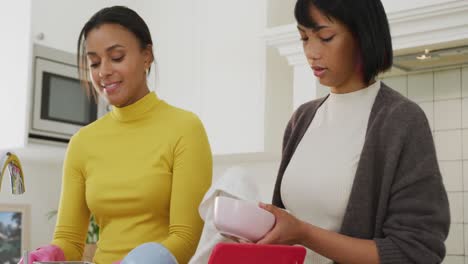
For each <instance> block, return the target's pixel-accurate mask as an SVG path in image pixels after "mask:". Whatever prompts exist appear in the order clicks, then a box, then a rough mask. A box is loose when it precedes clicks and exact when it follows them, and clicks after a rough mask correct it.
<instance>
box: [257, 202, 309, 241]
mask: <svg viewBox="0 0 468 264" xmlns="http://www.w3.org/2000/svg"><path fill="white" fill-rule="evenodd" d="M259 206H260V208H262V209H265V210H266V211H268V212H270V213H272V214H273V215H274V216H275V219H276V223H275V225H274V226H273V229H271V230H270V232H268V233H267V234H266V235H265V237H263V238H262V239H260V240H259V241H258V242H257V244H283V245H295V244H301V242H302V237H301V236H302V234H303V232H302V228H303V226H304V222H302V221H301V220H299V219H297V218H296V217H294V216H293V215H291V214H290V213H288V212H286V211H285V210H283V209H280V208H278V207H276V206H274V205H271V204H263V203H259Z"/></svg>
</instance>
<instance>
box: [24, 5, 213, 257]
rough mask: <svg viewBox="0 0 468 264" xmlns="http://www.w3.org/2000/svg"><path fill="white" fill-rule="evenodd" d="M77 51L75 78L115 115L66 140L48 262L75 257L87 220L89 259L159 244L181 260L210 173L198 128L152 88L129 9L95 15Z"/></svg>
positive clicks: (141, 25) (140, 28)
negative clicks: (91, 242)
mask: <svg viewBox="0 0 468 264" xmlns="http://www.w3.org/2000/svg"><path fill="white" fill-rule="evenodd" d="M78 50H79V58H81V61H80V64H81V66H82V68H81V69H84V68H87V70H88V73H86V72H84V73H83V72H82V74H81V75H82V76H83V75H85V76H84V78H85V80H86V79H87V78H86V77H87V76H86V75H87V74H89V76H90V77H91V81H92V84H93V86H94V90H93V89H90V88H89V87H88V89H89V90H88V91H89V92H93V93H94V94H96V92H97V94H99V95H100V96H104V97H105V98H106V99H107V101H108V102H109V103H110V104H112V105H113V109H112V111H111V112H110V113H108V114H107V115H105V116H104V117H102V118H100V119H99V120H97V121H95V122H94V123H92V124H90V125H88V126H86V127H84V128H82V129H81V130H80V131H79V132H78V133H76V134H75V135H74V136H73V138H72V139H71V141H70V144H69V146H68V150H67V155H66V160H65V164H64V171H63V173H64V175H63V182H62V195H61V200H60V206H59V213H58V219H57V225H56V229H55V234H54V239H53V241H52V245H50V246H47V247H46V248H48V249H47V250H49V251H52V252H53V253H52V254H49V256H50V255H60V254H61V253H62V255H63V256H64V257H65V259H66V260H80V259H81V257H82V253H83V247H84V241H85V237H86V233H87V228H88V224H89V217H90V214H92V215H94V216H95V218H96V220H97V223H98V225H99V226H100V234H99V237H100V238H99V241H98V243H97V251H96V254H95V257H94V262H95V263H97V264H110V263H113V262H115V261H119V260H121V259H123V258H124V257H125V256H126V255H127V254H128V253H129V252H130V251H132V249H134V248H136V247H138V246H139V245H141V244H143V243H145V242H156V243H160V244H161V245H162V246H164V247H165V248H166V249H167V250H168V251H169V252H170V253H171V254H172V255H173V256H174V257H175V258H176V259H177V261H178V263H180V264H181V263H187V262H188V260H189V259H190V258H191V256H192V255H193V253H194V252H195V249H196V247H197V244H198V240H199V237H200V234H201V230H202V227H203V222H202V220H201V218H200V216H199V214H198V211H197V210H198V205H199V203H200V202H201V200H202V198H203V195H204V194H205V192H206V191H207V190H208V188H209V185H210V184H211V176H212V157H211V150H210V146H209V143H208V140H207V136H206V133H205V130H204V128H203V125H202V123H201V122H200V120H199V119H198V118H197V117H196V116H195V115H194V114H192V113H190V112H187V111H184V110H181V109H178V108H176V107H173V106H170V105H169V104H167V103H166V102H164V101H162V100H160V99H159V98H158V97H157V96H156V94H155V93H154V92H150V91H149V89H148V86H147V83H146V75H147V72H148V71H149V69H150V65H151V63H152V61H153V53H152V41H151V36H150V33H149V30H148V28H147V26H146V24H145V22H144V21H143V20H142V19H141V18H140V17H139V16H138V15H137V14H136V13H135V12H134V11H132V10H130V9H128V8H125V7H111V8H105V9H103V10H101V11H99V12H98V13H96V14H95V15H94V16H93V17H92V18H91V19H90V20H89V21H88V22H87V23H86V24H85V26H84V28H83V30H82V32H81V34H80V39H79V47H78ZM40 250H41V249H39V251H40ZM43 252H45V250H44V251H43ZM36 253H37V252H36ZM39 253H40V252H39ZM36 255H38V254H36ZM36 255H34V252H33V254H32V255H31V256H32V257H34V256H36ZM39 255H40V254H39ZM60 256H61V255H60ZM49 258H53V257H49ZM59 258H60V257H58V258H57V259H48V260H59ZM41 260H44V259H41Z"/></svg>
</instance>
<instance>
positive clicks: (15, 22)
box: [0, 0, 31, 154]
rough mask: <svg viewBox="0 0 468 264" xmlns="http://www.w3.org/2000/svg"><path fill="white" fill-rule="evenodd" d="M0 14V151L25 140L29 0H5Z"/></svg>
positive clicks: (23, 143)
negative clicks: (7, 0) (0, 61)
mask: <svg viewBox="0 0 468 264" xmlns="http://www.w3.org/2000/svg"><path fill="white" fill-rule="evenodd" d="M3 10H4V12H2V15H1V16H0V33H1V34H2V41H0V57H1V58H2V63H0V79H1V80H2V84H1V87H0V122H1V126H0V131H1V136H0V154H1V152H2V150H5V149H10V148H14V147H21V146H24V145H25V143H26V130H27V121H26V120H27V118H26V117H27V109H28V100H27V98H28V95H29V93H28V90H29V89H28V87H29V79H30V78H29V76H30V61H31V58H30V56H31V42H30V32H31V1H30V0H23V1H16V2H9V3H8V4H4V6H3Z"/></svg>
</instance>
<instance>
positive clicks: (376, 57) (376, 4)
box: [294, 0, 393, 84]
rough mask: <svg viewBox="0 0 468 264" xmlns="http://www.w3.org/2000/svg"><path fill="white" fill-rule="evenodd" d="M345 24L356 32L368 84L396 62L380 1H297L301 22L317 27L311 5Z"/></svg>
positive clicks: (298, 18) (306, 25)
mask: <svg viewBox="0 0 468 264" xmlns="http://www.w3.org/2000/svg"><path fill="white" fill-rule="evenodd" d="M311 7H313V8H317V10H318V11H320V12H321V13H322V14H323V15H325V16H326V17H328V18H329V19H335V20H338V21H340V22H341V23H343V24H344V25H345V26H346V27H348V29H349V30H350V31H351V33H352V34H353V36H354V38H355V39H356V41H357V44H358V47H359V49H360V53H361V56H362V71H363V74H364V82H365V83H366V84H369V83H370V82H371V80H373V79H374V78H375V77H377V75H378V74H379V73H381V72H384V71H386V70H388V69H390V68H391V66H392V64H393V49H392V37H391V35H390V28H389V25H388V20H387V15H386V14H385V10H384V7H383V5H382V2H381V1H380V0H298V1H297V2H296V7H295V8H294V16H295V17H296V21H297V23H298V24H299V25H302V26H304V27H307V28H312V29H314V28H316V27H317V22H316V21H314V20H313V18H312V17H311V15H310V8H311Z"/></svg>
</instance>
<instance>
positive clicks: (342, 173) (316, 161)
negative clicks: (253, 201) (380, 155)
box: [281, 81, 380, 264]
mask: <svg viewBox="0 0 468 264" xmlns="http://www.w3.org/2000/svg"><path fill="white" fill-rule="evenodd" d="M379 89H380V81H377V82H375V83H374V84H372V85H370V86H369V87H367V88H365V89H361V90H358V91H355V92H351V93H346V94H333V93H331V94H330V96H329V97H328V98H327V100H326V101H325V102H324V103H323V105H322V106H320V108H319V109H318V110H317V113H316V115H315V117H314V119H313V120H312V122H311V124H310V126H309V127H308V129H307V131H306V133H305V134H304V137H303V138H302V140H301V142H300V143H299V145H298V146H297V149H296V151H295V153H294V155H293V156H292V158H291V161H290V163H289V165H288V167H287V168H286V171H285V173H284V177H283V181H282V184H281V197H282V200H283V203H284V205H285V207H286V209H288V210H289V211H290V212H291V213H292V214H293V215H295V216H296V217H298V218H299V219H301V220H303V221H306V222H309V223H311V224H313V225H316V226H318V227H321V228H324V229H327V230H331V231H335V232H337V231H339V229H340V226H341V223H342V221H343V217H344V214H345V211H346V207H347V205H348V200H349V195H350V193H351V188H352V185H353V181H354V176H355V174H356V169H357V165H358V162H359V159H360V156H361V152H362V148H363V146H364V140H365V135H366V130H367V123H368V120H369V116H370V112H371V109H372V106H373V105H374V101H375V98H376V96H377V93H378V91H379ZM306 263H314V264H315V263H317V264H325V263H331V261H330V260H328V259H326V258H323V257H321V256H319V255H318V254H315V253H310V254H308V256H307V258H306Z"/></svg>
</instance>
